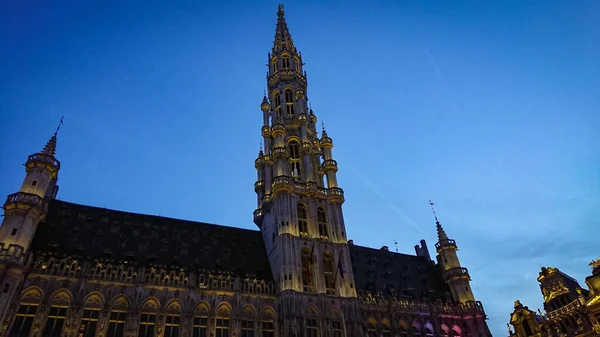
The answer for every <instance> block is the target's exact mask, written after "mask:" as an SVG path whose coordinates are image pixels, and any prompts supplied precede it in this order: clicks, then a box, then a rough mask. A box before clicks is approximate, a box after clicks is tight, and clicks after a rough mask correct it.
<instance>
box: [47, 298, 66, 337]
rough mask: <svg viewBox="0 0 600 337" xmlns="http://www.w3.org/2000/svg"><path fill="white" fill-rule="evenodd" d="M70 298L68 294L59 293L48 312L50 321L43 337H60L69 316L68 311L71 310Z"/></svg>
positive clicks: (48, 320)
mask: <svg viewBox="0 0 600 337" xmlns="http://www.w3.org/2000/svg"><path fill="white" fill-rule="evenodd" d="M69 303H70V297H69V295H67V294H66V293H64V292H62V293H59V294H58V295H56V296H55V297H54V299H53V300H52V305H51V306H50V310H49V311H48V319H47V320H46V327H45V328H44V333H43V334H42V336H43V337H59V336H60V334H61V332H62V328H63V324H64V322H65V317H66V316H67V310H68V309H69Z"/></svg>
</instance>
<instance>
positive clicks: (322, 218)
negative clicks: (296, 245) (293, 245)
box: [296, 204, 329, 240]
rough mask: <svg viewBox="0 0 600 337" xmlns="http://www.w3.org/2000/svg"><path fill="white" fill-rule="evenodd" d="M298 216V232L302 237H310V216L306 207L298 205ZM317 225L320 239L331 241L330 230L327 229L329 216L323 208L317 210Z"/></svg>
mask: <svg viewBox="0 0 600 337" xmlns="http://www.w3.org/2000/svg"><path fill="white" fill-rule="evenodd" d="M296 212H297V214H298V232H299V235H300V236H308V215H307V212H306V206H304V205H303V204H298V206H297V208H296ZM317 225H318V227H319V237H320V238H321V239H324V240H327V239H329V229H328V228H327V214H326V213H325V209H324V208H323V207H318V208H317Z"/></svg>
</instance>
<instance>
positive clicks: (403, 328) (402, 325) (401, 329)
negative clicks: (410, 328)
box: [398, 322, 408, 337]
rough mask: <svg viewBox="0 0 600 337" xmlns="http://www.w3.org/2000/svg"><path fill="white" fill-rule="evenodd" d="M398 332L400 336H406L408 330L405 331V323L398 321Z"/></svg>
mask: <svg viewBox="0 0 600 337" xmlns="http://www.w3.org/2000/svg"><path fill="white" fill-rule="evenodd" d="M398 332H399V335H400V337H408V332H406V323H404V322H401V323H400V328H398Z"/></svg>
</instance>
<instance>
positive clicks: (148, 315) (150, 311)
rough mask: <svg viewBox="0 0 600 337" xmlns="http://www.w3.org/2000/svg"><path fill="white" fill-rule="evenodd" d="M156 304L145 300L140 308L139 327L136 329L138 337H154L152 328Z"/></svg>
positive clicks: (154, 322) (154, 321) (156, 308)
mask: <svg viewBox="0 0 600 337" xmlns="http://www.w3.org/2000/svg"><path fill="white" fill-rule="evenodd" d="M157 310H158V303H157V302H156V301H154V300H147V301H146V302H145V303H144V305H143V306H142V313H141V314H140V326H139V328H138V337H154V327H155V325H156V311H157Z"/></svg>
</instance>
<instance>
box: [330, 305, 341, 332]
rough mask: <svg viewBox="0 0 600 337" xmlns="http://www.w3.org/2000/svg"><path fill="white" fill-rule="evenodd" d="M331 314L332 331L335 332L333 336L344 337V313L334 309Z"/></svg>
mask: <svg viewBox="0 0 600 337" xmlns="http://www.w3.org/2000/svg"><path fill="white" fill-rule="evenodd" d="M331 316H332V319H331V331H332V332H333V337H342V336H343V331H342V315H341V314H340V312H339V311H338V310H336V309H333V310H332V315H331Z"/></svg>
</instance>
